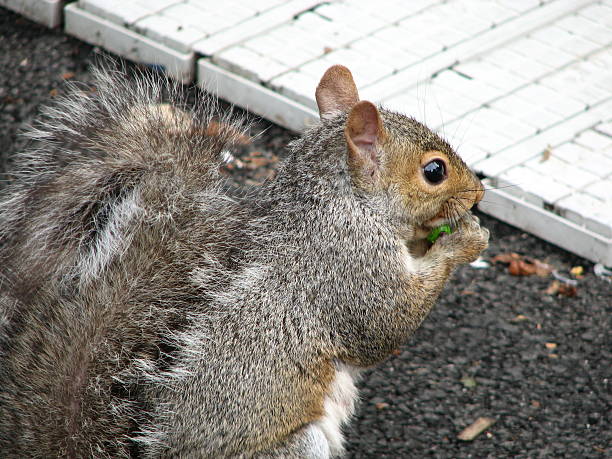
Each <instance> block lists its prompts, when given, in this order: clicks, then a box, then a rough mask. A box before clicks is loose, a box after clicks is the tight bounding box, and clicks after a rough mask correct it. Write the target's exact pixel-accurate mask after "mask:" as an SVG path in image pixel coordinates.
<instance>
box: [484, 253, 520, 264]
mask: <svg viewBox="0 0 612 459" xmlns="http://www.w3.org/2000/svg"><path fill="white" fill-rule="evenodd" d="M520 258H521V256H520V255H519V254H518V253H514V252H510V253H500V254H499V255H495V256H494V257H493V258H491V261H492V262H493V263H497V262H498V261H499V262H501V263H510V262H511V261H512V260H519V259H520Z"/></svg>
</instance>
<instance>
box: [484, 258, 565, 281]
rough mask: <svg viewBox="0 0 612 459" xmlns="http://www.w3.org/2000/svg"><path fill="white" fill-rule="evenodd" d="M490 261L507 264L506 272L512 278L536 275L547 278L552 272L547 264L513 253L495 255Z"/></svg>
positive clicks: (551, 268)
mask: <svg viewBox="0 0 612 459" xmlns="http://www.w3.org/2000/svg"><path fill="white" fill-rule="evenodd" d="M491 261H493V262H500V263H508V272H509V273H510V274H511V275H513V276H532V275H534V274H536V275H538V276H540V277H547V276H548V275H550V273H552V272H553V270H554V268H553V267H552V266H551V265H549V264H548V263H544V262H543V261H540V260H537V259H535V258H530V257H525V256H522V255H519V254H518V253H514V252H511V253H502V254H499V255H496V256H494V257H493V258H492V259H491Z"/></svg>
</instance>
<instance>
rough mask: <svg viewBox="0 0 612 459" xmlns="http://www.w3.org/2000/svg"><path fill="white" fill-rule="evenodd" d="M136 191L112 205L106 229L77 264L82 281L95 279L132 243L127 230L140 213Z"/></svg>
mask: <svg viewBox="0 0 612 459" xmlns="http://www.w3.org/2000/svg"><path fill="white" fill-rule="evenodd" d="M136 196H137V193H136V191H135V190H134V191H132V193H130V195H128V196H126V197H125V198H124V199H122V200H121V201H120V202H119V203H118V204H117V205H115V206H113V207H112V210H111V212H110V215H109V217H108V222H107V224H106V225H105V227H104V230H103V231H102V232H101V233H100V234H99V235H98V238H97V240H96V242H95V245H94V246H93V247H92V248H91V250H90V251H89V253H88V254H87V255H86V256H84V257H83V258H82V259H81V260H80V261H79V264H78V266H77V269H78V272H79V273H80V274H81V279H82V281H84V282H86V281H89V280H92V279H95V278H96V277H98V276H99V275H100V273H101V272H102V271H103V270H104V269H105V268H106V266H107V265H108V264H109V263H110V262H111V261H112V260H113V258H114V257H115V256H117V255H119V254H121V253H122V252H123V251H124V250H125V249H126V248H127V247H128V246H129V244H130V241H131V237H130V234H129V232H128V231H126V229H127V227H128V225H129V223H130V222H131V221H132V219H133V218H134V217H135V216H136V215H137V214H139V213H140V211H141V207H140V206H139V204H138V200H137V197H136Z"/></svg>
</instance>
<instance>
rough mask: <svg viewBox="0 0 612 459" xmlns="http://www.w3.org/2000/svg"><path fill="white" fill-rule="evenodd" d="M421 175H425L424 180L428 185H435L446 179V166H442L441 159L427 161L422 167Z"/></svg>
mask: <svg viewBox="0 0 612 459" xmlns="http://www.w3.org/2000/svg"><path fill="white" fill-rule="evenodd" d="M423 175H425V179H426V180H427V181H428V182H429V183H431V184H433V185H437V184H438V183H440V182H441V181H442V180H444V179H445V178H446V166H445V165H444V161H442V160H441V159H434V160H433V161H429V162H428V163H427V164H425V165H424V166H423Z"/></svg>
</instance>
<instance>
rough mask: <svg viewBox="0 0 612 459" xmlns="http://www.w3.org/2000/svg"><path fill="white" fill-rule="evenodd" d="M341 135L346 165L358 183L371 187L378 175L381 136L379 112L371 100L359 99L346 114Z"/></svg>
mask: <svg viewBox="0 0 612 459" xmlns="http://www.w3.org/2000/svg"><path fill="white" fill-rule="evenodd" d="M344 135H345V137H346V143H347V145H348V164H349V168H350V170H351V173H352V175H353V177H354V178H356V179H357V180H358V182H359V183H362V184H365V185H368V186H372V185H375V184H376V183H377V182H378V180H379V177H380V158H379V146H380V144H381V143H382V140H383V137H384V127H383V123H382V118H381V117H380V113H379V112H378V109H377V108H376V105H374V104H373V103H372V102H368V101H367V100H363V101H361V102H359V103H357V105H355V106H354V107H353V109H352V110H351V112H350V113H349V116H348V120H347V122H346V127H345V128H344Z"/></svg>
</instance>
